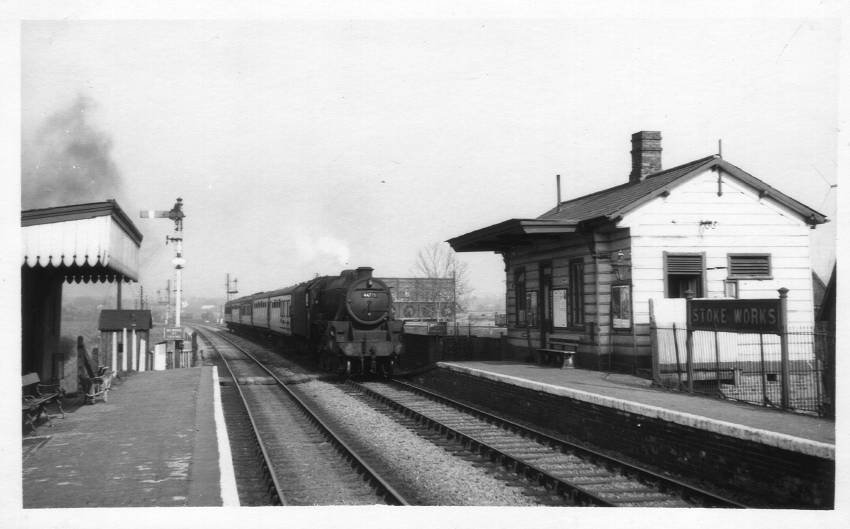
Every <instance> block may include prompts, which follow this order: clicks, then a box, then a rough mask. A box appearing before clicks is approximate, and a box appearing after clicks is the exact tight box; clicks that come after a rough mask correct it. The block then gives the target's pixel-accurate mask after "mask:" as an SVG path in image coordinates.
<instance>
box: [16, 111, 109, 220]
mask: <svg viewBox="0 0 850 529" xmlns="http://www.w3.org/2000/svg"><path fill="white" fill-rule="evenodd" d="M95 108H96V106H95V102H94V101H93V100H92V99H91V98H89V97H86V96H82V95H81V96H78V97H77V99H76V100H75V101H74V102H73V103H72V104H71V106H70V107H68V108H66V109H63V110H60V111H58V112H56V113H55V114H53V115H51V116H49V117H48V118H47V119H46V120H45V122H44V123H43V124H42V125H41V126H40V127H39V128H38V129H37V130H36V132H35V134H34V137H33V138H32V139H31V141H27V142H25V143H24V144H23V145H22V149H21V153H22V154H21V157H22V160H21V207H22V209H34V208H47V207H54V206H61V205H65V204H79V203H86V202H98V201H101V200H105V199H107V198H118V195H119V194H120V191H121V187H122V185H121V175H120V172H119V171H118V167H117V166H116V165H115V162H114V161H113V160H112V155H111V151H112V139H111V138H110V137H109V136H108V135H107V134H105V133H103V132H101V131H99V130H97V128H95V127H94V126H93V125H92V123H91V113H92V112H93V111H94V109H95Z"/></svg>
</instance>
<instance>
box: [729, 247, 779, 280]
mask: <svg viewBox="0 0 850 529" xmlns="http://www.w3.org/2000/svg"><path fill="white" fill-rule="evenodd" d="M727 257H728V260H729V279H772V277H771V275H770V254H767V253H763V254H756V253H747V254H744V253H730V254H729V255H728V256H727Z"/></svg>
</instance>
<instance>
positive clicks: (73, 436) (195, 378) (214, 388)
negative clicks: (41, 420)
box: [22, 366, 238, 509]
mask: <svg viewBox="0 0 850 529" xmlns="http://www.w3.org/2000/svg"><path fill="white" fill-rule="evenodd" d="M69 408H70V410H69ZM50 411H51V416H52V412H53V411H54V407H53V406H50ZM51 422H52V424H53V426H49V425H48V424H46V423H45V424H42V425H40V426H39V427H38V428H37V429H36V430H35V431H34V432H32V433H30V434H27V435H25V436H24V437H23V446H22V449H23V456H22V470H23V507H24V508H25V509H38V508H57V507H168V506H184V507H185V506H219V505H238V499H237V495H236V484H235V480H234V477H233V469H232V466H231V454H230V448H229V444H228V442H227V431H226V428H225V425H224V422H223V415H222V413H221V405H220V399H219V393H218V379H217V373H216V371H215V368H214V367H210V366H204V367H197V368H184V369H172V370H167V371H148V372H142V373H131V374H125V375H123V378H121V379H117V380H116V381H115V382H114V383H113V386H112V390H111V391H110V392H109V394H108V402H102V401H100V400H98V401H97V402H96V403H95V404H94V405H84V404H82V403H81V402H78V403H77V404H76V405H75V404H74V403H73V401H72V402H69V403H67V404H66V414H65V418H64V419H62V418H61V417H54V418H53V419H52V421H51Z"/></svg>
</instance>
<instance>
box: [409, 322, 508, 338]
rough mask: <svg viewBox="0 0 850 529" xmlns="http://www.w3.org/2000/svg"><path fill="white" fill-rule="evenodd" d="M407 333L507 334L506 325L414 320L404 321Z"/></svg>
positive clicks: (440, 334) (492, 336)
mask: <svg viewBox="0 0 850 529" xmlns="http://www.w3.org/2000/svg"><path fill="white" fill-rule="evenodd" d="M404 332H406V333H407V334H428V335H431V336H478V337H481V338H500V337H501V336H503V335H507V333H508V329H507V328H506V327H496V326H493V325H472V324H466V323H452V322H444V321H442V322H424V321H423V322H414V321H408V322H405V323H404Z"/></svg>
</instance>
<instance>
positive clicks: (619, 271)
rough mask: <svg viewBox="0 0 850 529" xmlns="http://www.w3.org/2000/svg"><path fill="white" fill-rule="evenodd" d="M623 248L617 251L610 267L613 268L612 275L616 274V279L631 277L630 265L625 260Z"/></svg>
mask: <svg viewBox="0 0 850 529" xmlns="http://www.w3.org/2000/svg"><path fill="white" fill-rule="evenodd" d="M625 257H626V256H625V254H624V253H623V250H619V251H618V252H617V262H616V263H611V268H613V269H614V275H615V276H617V281H625V280H627V279H629V278H630V277H631V268H632V265H631V263H630V262H627V261H626V260H625Z"/></svg>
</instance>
